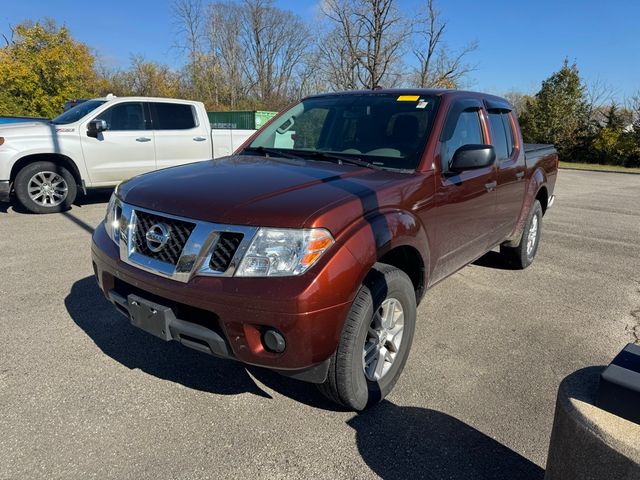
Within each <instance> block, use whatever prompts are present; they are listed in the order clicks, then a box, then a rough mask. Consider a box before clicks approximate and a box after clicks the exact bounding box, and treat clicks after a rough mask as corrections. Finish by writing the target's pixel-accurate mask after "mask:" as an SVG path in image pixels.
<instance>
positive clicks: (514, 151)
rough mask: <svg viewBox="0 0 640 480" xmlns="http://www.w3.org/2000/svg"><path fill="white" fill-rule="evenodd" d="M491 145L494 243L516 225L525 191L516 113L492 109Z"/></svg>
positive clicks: (490, 112) (510, 231) (490, 120)
mask: <svg viewBox="0 0 640 480" xmlns="http://www.w3.org/2000/svg"><path fill="white" fill-rule="evenodd" d="M488 115H489V126H490V128H491V144H492V145H493V146H494V148H495V151H496V166H497V182H498V185H497V187H496V190H497V200H496V219H497V229H496V237H495V238H494V243H497V242H500V241H502V240H504V239H505V238H506V237H507V236H509V235H510V234H511V233H512V232H513V230H514V229H515V227H516V223H517V221H518V217H519V215H520V211H521V210H522V203H523V201H524V193H525V179H524V177H525V170H526V166H525V160H524V152H523V151H522V148H521V147H520V139H519V138H518V136H517V135H516V132H517V130H516V128H515V119H514V117H513V112H511V111H510V110H508V109H507V107H504V106H503V107H501V108H490V109H489V111H488Z"/></svg>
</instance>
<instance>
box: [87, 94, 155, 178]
mask: <svg viewBox="0 0 640 480" xmlns="http://www.w3.org/2000/svg"><path fill="white" fill-rule="evenodd" d="M92 120H104V121H105V122H107V130H106V131H104V132H101V133H99V134H98V138H93V137H89V136H88V135H87V133H86V127H84V128H82V129H81V131H80V138H81V144H82V153H83V154H84V158H85V163H86V165H87V170H88V171H89V177H90V178H91V183H92V184H93V185H94V186H96V185H113V184H115V183H118V182H121V181H123V180H126V179H127V178H131V177H135V176H136V175H139V174H141V173H145V172H149V171H152V170H155V168H156V158H155V147H154V144H153V132H151V130H148V129H147V125H148V121H147V118H146V115H145V109H144V105H143V104H142V103H140V102H124V103H118V104H116V105H113V106H112V107H110V108H108V109H106V110H105V111H103V112H101V113H99V114H98V115H97V116H96V117H95V118H92Z"/></svg>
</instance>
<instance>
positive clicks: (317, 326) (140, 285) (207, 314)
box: [92, 224, 361, 383]
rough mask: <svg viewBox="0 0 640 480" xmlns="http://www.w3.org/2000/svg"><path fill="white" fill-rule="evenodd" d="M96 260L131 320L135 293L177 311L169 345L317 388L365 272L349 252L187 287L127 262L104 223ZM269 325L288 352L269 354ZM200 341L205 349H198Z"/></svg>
mask: <svg viewBox="0 0 640 480" xmlns="http://www.w3.org/2000/svg"><path fill="white" fill-rule="evenodd" d="M92 257H93V267H94V271H95V274H96V278H97V280H98V283H99V285H100V288H101V290H102V291H103V293H104V294H105V296H106V297H107V299H109V301H111V302H112V303H114V304H115V305H116V306H118V308H119V310H120V311H122V313H125V315H127V316H129V317H131V315H128V313H129V311H128V310H129V305H126V302H127V299H128V298H130V297H129V295H137V296H139V297H141V298H144V299H145V300H149V301H151V302H156V303H158V304H160V305H166V306H168V307H171V308H172V309H173V310H175V311H176V313H177V314H176V317H177V320H178V321H177V322H173V320H172V322H171V324H172V325H173V327H172V328H170V329H169V330H172V333H171V335H170V338H165V340H171V339H174V340H179V341H181V343H183V344H184V345H186V346H189V347H192V348H196V349H198V350H201V351H204V352H206V353H210V354H213V355H216V356H220V357H224V358H233V359H236V360H239V361H241V362H243V363H247V364H251V365H258V366H262V367H266V368H269V369H272V370H275V371H278V372H279V373H283V374H285V375H289V376H293V377H296V378H299V379H301V380H307V381H312V382H316V383H320V382H322V381H324V379H325V378H326V373H327V369H328V359H329V357H330V356H331V355H332V354H333V352H335V350H336V348H337V345H338V342H339V339H340V335H341V332H342V326H343V323H344V320H345V318H346V316H347V314H348V311H349V309H350V307H351V301H352V300H353V297H354V296H355V291H356V290H357V287H358V286H359V284H360V278H359V275H360V271H361V268H360V267H359V265H358V264H357V262H356V260H355V259H354V258H353V256H352V255H351V253H350V252H349V251H348V250H347V249H346V248H342V249H339V250H338V251H337V252H336V253H334V255H333V258H332V261H331V262H325V264H324V265H323V266H322V267H321V268H319V270H320V271H319V272H318V271H316V272H315V274H312V272H311V271H310V272H307V274H305V275H302V276H300V277H286V278H236V277H226V278H224V277H223V278H219V277H194V278H193V279H191V280H190V281H189V282H188V283H186V284H185V283H182V282H176V281H175V280H171V279H168V278H163V277H161V276H158V275H154V274H153V273H149V272H145V271H143V270H141V269H138V268H136V267H134V266H132V265H129V264H127V263H125V262H123V261H121V260H120V257H119V251H118V247H117V246H116V245H115V244H114V243H113V241H112V240H111V239H110V238H109V237H108V236H107V234H106V232H105V229H104V227H103V225H102V224H100V225H99V226H98V227H97V228H96V230H95V232H94V236H93V242H92ZM312 270H313V269H312ZM203 328H205V329H206V330H207V331H206V332H205V330H203ZM268 328H272V329H275V330H277V331H278V332H279V333H281V334H282V335H283V337H284V338H285V340H286V349H285V350H284V352H282V353H273V352H270V351H268V350H267V349H265V347H264V345H263V340H262V335H263V333H264V331H265V329H268ZM187 330H188V331H187ZM181 332H182V333H181ZM198 332H200V333H198ZM194 333H195V335H194ZM185 338H186V341H183V339H185ZM194 338H195V339H196V340H197V342H196V343H197V344H199V346H198V345H195V346H194V342H193V341H192V340H193V339H194ZM190 340H191V341H190Z"/></svg>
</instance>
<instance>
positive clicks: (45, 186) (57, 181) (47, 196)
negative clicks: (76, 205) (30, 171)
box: [27, 171, 69, 207]
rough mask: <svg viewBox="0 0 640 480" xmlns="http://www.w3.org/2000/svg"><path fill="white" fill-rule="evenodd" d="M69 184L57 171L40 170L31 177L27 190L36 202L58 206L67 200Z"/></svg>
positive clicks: (45, 205) (47, 205) (44, 205)
mask: <svg viewBox="0 0 640 480" xmlns="http://www.w3.org/2000/svg"><path fill="white" fill-rule="evenodd" d="M68 191H69V186H68V185H67V182H66V180H65V179H64V178H63V177H62V176H61V175H59V174H57V173H55V172H49V171H44V172H38V173H36V174H35V175H33V176H32V177H31V178H30V179H29V183H28V184H27V192H28V193H29V197H30V198H31V200H33V201H34V202H35V203H37V204H38V205H40V206H43V207H56V206H58V205H60V204H61V203H62V202H64V201H65V199H66V198H67V193H68Z"/></svg>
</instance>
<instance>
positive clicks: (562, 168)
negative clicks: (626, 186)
mask: <svg viewBox="0 0 640 480" xmlns="http://www.w3.org/2000/svg"><path fill="white" fill-rule="evenodd" d="M558 168H559V169H560V170H572V171H574V172H596V173H621V174H623V175H640V172H621V171H619V170H596V169H593V168H574V167H565V166H562V167H558Z"/></svg>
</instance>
